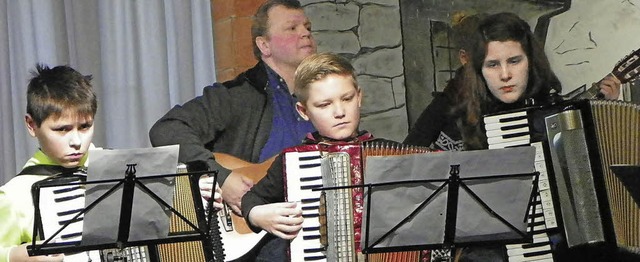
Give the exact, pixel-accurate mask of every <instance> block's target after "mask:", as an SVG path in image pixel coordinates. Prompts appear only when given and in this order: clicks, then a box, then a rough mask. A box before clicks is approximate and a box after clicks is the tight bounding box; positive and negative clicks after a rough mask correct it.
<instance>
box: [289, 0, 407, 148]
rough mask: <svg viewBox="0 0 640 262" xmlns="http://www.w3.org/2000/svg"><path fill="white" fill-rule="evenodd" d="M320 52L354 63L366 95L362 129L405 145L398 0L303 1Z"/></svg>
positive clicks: (405, 129)
mask: <svg viewBox="0 0 640 262" xmlns="http://www.w3.org/2000/svg"><path fill="white" fill-rule="evenodd" d="M300 2H301V4H302V5H303V6H304V9H305V12H306V14H307V16H308V17H309V19H310V20H311V23H312V31H313V36H314V37H315V39H316V41H317V42H318V51H319V52H334V53H338V54H341V55H343V56H344V57H347V58H348V59H350V60H351V63H352V64H353V66H354V67H355V69H356V72H357V73H358V83H359V84H360V86H361V87H362V89H363V92H364V101H363V105H362V121H361V129H365V130H368V131H370V132H372V133H373V134H374V135H375V136H376V137H382V138H387V139H391V140H396V141H402V140H403V139H404V137H405V136H406V134H407V129H408V120H407V113H406V102H405V100H406V99H405V85H404V82H405V79H404V67H403V64H404V62H403V56H402V50H403V46H402V30H401V26H400V24H401V23H400V6H399V1H398V0H334V1H327V0H324V1H322V0H315V1H314V0H302V1H300Z"/></svg>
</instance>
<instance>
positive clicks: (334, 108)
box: [296, 75, 362, 140]
mask: <svg viewBox="0 0 640 262" xmlns="http://www.w3.org/2000/svg"><path fill="white" fill-rule="evenodd" d="M308 91H309V94H308V99H307V101H306V103H304V104H302V103H301V102H298V103H297V104H296V109H297V110H298V113H300V115H301V116H302V117H303V118H304V119H306V120H309V121H311V123H312V124H313V126H314V127H315V128H316V129H317V130H318V132H319V133H320V135H322V136H325V137H328V138H331V139H335V140H344V139H347V138H351V137H354V136H355V135H357V131H358V125H359V123H360V105H361V99H362V92H361V91H360V89H358V88H356V87H355V86H354V84H353V81H352V79H351V76H342V75H328V76H326V77H325V78H324V79H321V80H318V81H315V82H313V83H311V85H309V90H308Z"/></svg>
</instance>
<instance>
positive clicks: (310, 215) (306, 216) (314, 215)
mask: <svg viewBox="0 0 640 262" xmlns="http://www.w3.org/2000/svg"><path fill="white" fill-rule="evenodd" d="M319 216H320V214H302V217H303V218H313V217H319Z"/></svg>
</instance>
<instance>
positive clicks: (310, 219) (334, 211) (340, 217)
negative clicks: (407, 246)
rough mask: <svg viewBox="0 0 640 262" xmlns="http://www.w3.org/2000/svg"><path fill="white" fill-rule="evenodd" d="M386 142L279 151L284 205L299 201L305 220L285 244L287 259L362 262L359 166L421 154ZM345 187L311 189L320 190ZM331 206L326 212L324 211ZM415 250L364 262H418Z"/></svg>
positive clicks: (371, 256)
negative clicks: (374, 159) (371, 159)
mask: <svg viewBox="0 0 640 262" xmlns="http://www.w3.org/2000/svg"><path fill="white" fill-rule="evenodd" d="M427 151H429V149H428V148H424V147H413V146H407V145H402V144H399V143H395V142H390V141H385V140H369V141H366V142H358V143H337V144H322V143H321V144H315V145H302V146H298V147H292V148H288V149H286V150H285V151H284V161H283V162H284V170H285V174H284V181H285V187H286V189H285V192H286V194H285V195H286V200H287V201H295V202H299V205H301V206H302V216H303V217H304V222H303V224H302V230H301V231H300V233H299V234H298V237H296V238H295V239H294V240H292V241H291V245H290V251H289V252H290V258H291V261H309V260H313V261H364V259H365V258H364V256H365V255H363V254H362V252H361V251H362V250H361V247H360V242H361V227H362V212H363V205H364V201H363V192H364V189H363V188H361V187H351V188H348V186H351V185H361V184H362V183H363V170H364V169H363V166H364V165H365V159H366V157H367V156H374V155H377V156H382V155H400V154H411V153H423V152H427ZM345 186H346V187H347V188H339V189H335V190H327V191H322V192H321V191H320V190H313V189H318V188H322V187H345ZM329 207H330V208H329ZM421 253H422V252H420V251H409V252H394V253H378V254H368V255H366V256H367V258H366V259H367V260H368V261H420V259H421V256H422V254H421Z"/></svg>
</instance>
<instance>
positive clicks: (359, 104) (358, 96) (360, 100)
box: [356, 87, 363, 107]
mask: <svg viewBox="0 0 640 262" xmlns="http://www.w3.org/2000/svg"><path fill="white" fill-rule="evenodd" d="M362 92H363V91H362V88H360V87H358V94H357V95H356V96H357V98H358V107H362Z"/></svg>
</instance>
